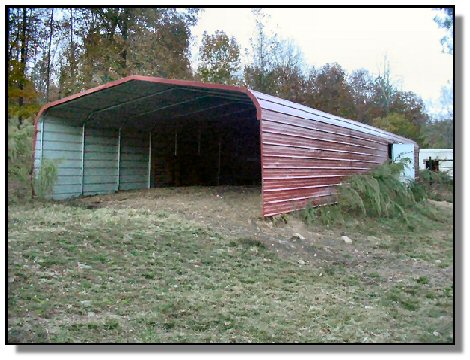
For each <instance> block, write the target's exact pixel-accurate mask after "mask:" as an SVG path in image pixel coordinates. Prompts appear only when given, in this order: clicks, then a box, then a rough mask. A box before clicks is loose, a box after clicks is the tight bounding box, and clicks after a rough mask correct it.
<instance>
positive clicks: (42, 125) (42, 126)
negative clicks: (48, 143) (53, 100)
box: [39, 119, 44, 168]
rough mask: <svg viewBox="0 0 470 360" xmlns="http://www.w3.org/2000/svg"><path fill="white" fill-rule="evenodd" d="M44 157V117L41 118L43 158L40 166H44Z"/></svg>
mask: <svg viewBox="0 0 470 360" xmlns="http://www.w3.org/2000/svg"><path fill="white" fill-rule="evenodd" d="M43 159H44V119H42V120H41V159H40V163H39V167H40V168H42V162H43Z"/></svg>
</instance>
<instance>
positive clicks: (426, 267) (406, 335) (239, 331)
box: [8, 188, 453, 343]
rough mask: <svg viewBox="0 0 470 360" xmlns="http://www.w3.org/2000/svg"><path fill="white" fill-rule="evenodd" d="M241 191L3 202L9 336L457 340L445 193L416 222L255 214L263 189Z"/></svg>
mask: <svg viewBox="0 0 470 360" xmlns="http://www.w3.org/2000/svg"><path fill="white" fill-rule="evenodd" d="M236 193H237V192H236V191H231V190H230V189H225V190H224V189H217V188H208V189H207V190H206V189H198V188H196V189H195V190H187V189H186V190H166V189H162V190H157V189H153V190H152V191H143V192H130V193H122V194H116V195H112V196H107V197H96V198H88V199H83V200H81V201H73V202H63V203H47V202H29V203H24V204H11V205H9V209H8V210H9V211H8V340H9V341H10V342H25V343H26V342H251V343H256V342H444V343H445V342H452V341H453V333H452V331H453V330H452V326H453V312H452V311H453V310H452V303H453V285H452V284H453V277H452V269H453V258H452V256H453V255H452V252H453V243H452V240H453V239H452V226H453V219H452V205H451V204H448V203H441V202H435V203H433V204H429V207H431V208H432V209H433V212H434V214H435V218H434V220H432V219H430V218H429V217H423V216H421V215H420V214H419V213H417V214H413V216H412V221H413V224H414V228H413V229H410V228H408V227H406V226H404V224H402V223H400V222H399V221H397V220H385V219H379V220H370V219H364V221H362V220H361V219H352V220H348V221H346V223H345V224H343V225H341V226H335V227H326V226H324V225H321V224H316V225H312V226H306V225H304V224H302V223H300V221H299V220H298V219H297V218H296V217H295V216H288V217H285V218H284V219H283V221H271V220H262V219H260V218H259V217H258V215H256V214H257V211H258V210H256V209H254V208H253V207H254V206H258V205H259V202H258V200H259V192H256V190H253V191H252V190H248V191H247V192H246V193H244V195H243V197H242V199H241V200H240V201H239V202H237V201H236V199H235V197H236V196H237V195H236ZM238 193H240V192H238ZM219 194H220V196H219ZM184 200H186V202H185V201H184ZM201 202H204V203H201ZM242 204H244V205H242ZM246 204H251V205H250V206H252V208H250V209H244V208H243V206H247V205H246ZM237 206H238V208H237ZM204 207H206V208H204ZM284 220H285V221H284ZM286 222H287V223H286ZM295 232H300V233H301V235H302V237H303V238H292V234H293V233H295ZM342 235H347V236H349V237H350V238H351V239H352V240H353V243H352V244H347V243H345V242H344V241H343V240H342V239H341V236H342Z"/></svg>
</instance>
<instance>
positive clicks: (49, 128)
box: [35, 80, 261, 198]
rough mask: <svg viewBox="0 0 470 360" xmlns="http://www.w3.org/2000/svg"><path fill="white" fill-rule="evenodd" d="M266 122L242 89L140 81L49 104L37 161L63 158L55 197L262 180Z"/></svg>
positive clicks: (37, 164) (59, 162)
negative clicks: (261, 121) (262, 124)
mask: <svg viewBox="0 0 470 360" xmlns="http://www.w3.org/2000/svg"><path fill="white" fill-rule="evenodd" d="M259 127H260V124H259V121H258V120H257V117H256V107H255V105H254V104H253V102H252V100H251V99H250V97H249V96H248V95H247V94H245V93H242V92H237V91H231V90H222V89H215V88H203V87H194V86H185V85H175V84H168V83H155V82H147V81H135V80H131V81H128V82H124V83H121V84H119V85H115V86H110V87H104V88H102V89H101V90H99V91H95V92H92V93H90V94H86V95H81V96H79V97H76V98H74V99H71V100H68V101H67V102H64V103H61V104H57V105H55V106H52V107H50V108H48V109H47V110H46V112H45V113H44V114H43V115H42V116H41V118H40V121H39V128H38V136H37V137H36V145H35V148H36V151H35V167H36V169H39V168H40V166H41V162H42V161H43V159H45V158H46V159H52V160H57V167H58V180H57V182H56V185H55V188H54V191H53V192H54V197H55V198H61V197H62V198H65V197H70V196H73V195H91V194H97V193H109V192H111V191H116V190H128V189H141V188H147V187H160V186H188V185H255V184H260V182H261V164H260V135H259V134H260V128H259Z"/></svg>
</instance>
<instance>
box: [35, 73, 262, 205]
mask: <svg viewBox="0 0 470 360" xmlns="http://www.w3.org/2000/svg"><path fill="white" fill-rule="evenodd" d="M132 80H138V81H147V82H152V83H159V84H168V85H177V86H178V85H179V86H192V87H199V88H204V89H219V90H227V91H236V92H240V93H243V94H246V95H247V96H248V97H249V98H250V99H251V101H252V102H253V105H254V106H255V107H256V119H257V120H258V121H260V120H261V106H260V104H259V102H258V100H257V99H256V97H255V96H254V95H253V94H252V93H251V91H250V90H248V89H247V88H243V87H240V86H233V85H222V84H214V83H204V82H201V81H191V80H178V79H164V78H159V77H154V76H144V75H130V76H126V77H125V78H122V79H119V80H115V81H111V82H108V83H106V84H103V85H100V86H96V87H94V88H91V89H88V90H85V91H82V92H79V93H77V94H73V95H70V96H67V97H64V98H62V99H59V100H56V101H52V102H50V103H47V104H45V105H43V106H42V107H41V109H40V110H39V112H38V113H37V115H36V117H35V118H34V135H33V165H32V171H31V184H32V183H33V177H34V157H35V155H36V140H37V133H38V121H39V118H40V117H41V116H42V115H43V114H44V112H45V111H46V110H47V109H49V108H51V107H54V106H57V105H60V104H64V103H66V102H69V101H71V100H74V99H77V98H80V97H82V96H85V95H89V94H92V93H94V92H98V91H100V90H104V89H108V88H111V87H113V86H117V85H120V84H123V83H126V82H129V81H132ZM32 195H33V197H34V196H35V195H36V194H35V192H34V186H32Z"/></svg>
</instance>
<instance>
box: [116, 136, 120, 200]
mask: <svg viewBox="0 0 470 360" xmlns="http://www.w3.org/2000/svg"><path fill="white" fill-rule="evenodd" d="M120 178H121V128H119V134H118V149H117V181H116V182H117V184H116V191H119V185H120V183H119V182H120V180H121V179H120Z"/></svg>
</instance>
